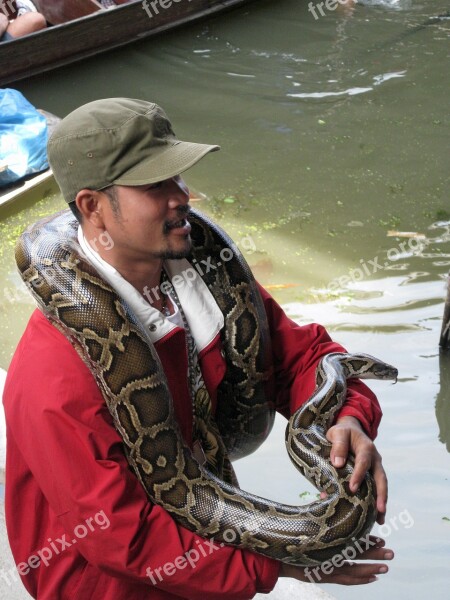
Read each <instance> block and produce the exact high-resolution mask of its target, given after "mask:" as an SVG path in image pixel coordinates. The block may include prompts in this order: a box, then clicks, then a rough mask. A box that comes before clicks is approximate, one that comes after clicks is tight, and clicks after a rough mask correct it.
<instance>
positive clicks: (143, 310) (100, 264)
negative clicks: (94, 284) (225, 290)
mask: <svg viewBox="0 0 450 600" xmlns="http://www.w3.org/2000/svg"><path fill="white" fill-rule="evenodd" d="M78 241H79V243H80V246H81V249H82V251H83V254H84V256H85V258H86V259H87V260H88V261H89V262H90V263H91V265H92V266H93V267H94V268H95V269H96V270H97V271H98V273H99V274H100V275H101V277H103V279H105V281H107V283H109V285H110V286H111V287H112V288H113V289H114V290H115V291H116V293H117V294H118V295H119V296H120V297H121V298H123V299H124V300H125V302H126V303H127V304H128V306H129V307H130V308H131V310H132V311H133V313H134V315H135V316H136V318H137V319H138V320H139V321H140V323H141V324H142V326H143V327H144V328H145V329H146V331H147V332H148V334H149V336H150V339H151V341H152V342H153V343H156V342H157V341H158V340H160V339H162V338H163V337H165V336H166V335H168V334H169V333H170V332H171V331H173V330H174V329H175V328H176V327H183V321H182V318H181V315H180V312H179V310H178V307H177V306H176V304H174V303H172V304H173V305H174V307H175V309H176V311H175V312H174V314H173V315H170V317H165V316H164V315H163V314H162V313H161V312H160V311H159V310H158V309H156V308H154V307H153V306H152V305H151V304H150V302H147V300H145V298H144V297H143V295H142V294H140V293H139V291H138V290H137V289H136V288H135V287H134V286H132V285H131V283H129V282H128V281H127V280H126V279H124V278H123V277H122V275H121V274H120V273H119V272H118V271H117V270H116V269H115V268H114V267H113V266H112V265H110V264H109V263H108V262H107V261H106V260H104V259H103V258H102V257H101V256H100V255H99V253H98V252H96V251H95V250H94V249H93V248H92V246H90V245H89V243H88V242H87V240H86V238H85V237H84V234H83V230H82V229H81V227H78ZM163 267H164V269H165V271H166V273H167V275H168V277H169V279H170V280H171V281H172V283H173V285H174V287H175V289H176V292H177V294H178V298H179V300H180V303H181V306H182V307H183V311H184V314H185V316H186V319H187V321H188V323H189V327H190V329H191V333H192V337H193V338H194V340H195V345H196V347H197V352H201V351H202V350H203V349H204V348H206V347H207V346H208V345H209V344H210V343H211V342H212V341H213V339H214V338H215V337H216V335H217V334H218V333H219V331H220V330H221V329H222V327H223V326H224V318H223V314H222V312H221V310H220V308H219V307H218V306H217V302H216V301H215V300H214V297H213V295H212V294H211V292H210V291H209V289H208V287H207V285H206V284H205V282H204V281H203V279H202V278H201V277H200V275H199V274H198V272H197V271H196V270H195V269H194V267H193V266H192V265H191V264H190V263H189V261H187V260H186V259H185V258H182V259H179V260H165V261H164V262H163ZM175 276H178V277H177V278H176V279H175V281H177V282H178V283H177V285H175V283H174V282H173V279H174V277H175ZM143 291H144V290H143ZM155 293H156V294H157V293H158V290H156V292H153V291H152V290H148V294H149V295H150V298H154V297H155ZM159 293H160V292H159ZM169 301H170V302H172V300H171V299H170V296H169Z"/></svg>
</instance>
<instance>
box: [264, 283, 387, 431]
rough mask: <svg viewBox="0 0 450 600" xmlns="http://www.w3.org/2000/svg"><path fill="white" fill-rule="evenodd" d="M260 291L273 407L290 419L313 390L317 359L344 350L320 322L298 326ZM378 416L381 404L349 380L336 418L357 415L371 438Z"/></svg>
mask: <svg viewBox="0 0 450 600" xmlns="http://www.w3.org/2000/svg"><path fill="white" fill-rule="evenodd" d="M260 291H261V295H262V298H263V301H264V305H265V309H266V313H267V317H268V320H269V328H270V332H271V338H272V351H273V357H274V366H275V386H276V409H277V410H278V412H280V413H281V414H283V415H284V416H285V417H286V418H289V416H290V415H292V414H293V413H294V412H295V410H297V408H299V406H301V405H302V404H303V403H304V402H305V401H306V400H307V399H308V398H309V397H310V396H311V394H312V393H313V391H314V388H315V385H316V384H315V371H316V367H317V365H318V363H319V361H320V359H321V358H322V357H323V356H325V355H326V354H328V353H330V352H346V350H345V349H344V348H343V347H342V346H340V345H339V344H337V343H336V342H333V341H332V340H331V338H330V336H329V335H328V333H327V332H326V330H325V329H324V327H322V326H321V325H318V324H317V323H312V324H309V325H297V324H296V323H295V322H294V321H292V320H291V319H289V318H288V317H287V316H286V314H285V313H284V311H283V310H282V308H281V307H280V306H279V305H278V304H277V303H276V302H275V300H274V299H273V298H272V296H271V295H270V294H269V293H268V292H267V291H266V290H264V289H263V288H262V287H261V286H260ZM381 415H382V413H381V409H380V405H379V403H378V400H377V399H376V397H375V395H374V394H373V393H372V392H371V390H370V389H369V388H368V387H367V386H366V385H365V384H364V383H362V381H359V380H350V381H349V382H348V390H347V400H346V402H345V404H344V406H343V407H342V409H341V411H340V412H339V415H338V417H343V416H353V417H356V418H357V419H358V420H359V422H360V423H361V425H362V426H363V428H364V430H365V431H366V433H367V434H368V435H369V436H370V437H371V438H372V439H374V438H375V437H376V435H377V429H378V425H379V423H380V420H381Z"/></svg>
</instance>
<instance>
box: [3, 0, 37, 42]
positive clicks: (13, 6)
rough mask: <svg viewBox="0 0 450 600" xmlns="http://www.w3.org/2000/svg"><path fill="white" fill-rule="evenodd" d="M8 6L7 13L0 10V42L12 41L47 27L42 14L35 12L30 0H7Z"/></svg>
mask: <svg viewBox="0 0 450 600" xmlns="http://www.w3.org/2000/svg"><path fill="white" fill-rule="evenodd" d="M8 8H9V9H10V10H9V12H8V15H6V14H5V13H4V12H0V42H8V41H12V40H14V39H16V38H20V37H23V36H25V35H28V34H30V33H34V32H35V31H40V30H41V29H45V28H46V27H47V22H46V20H45V17H44V15H42V14H41V13H39V12H37V9H36V7H35V6H34V4H33V3H32V2H30V0H15V1H13V0H9V1H8ZM9 17H11V18H9Z"/></svg>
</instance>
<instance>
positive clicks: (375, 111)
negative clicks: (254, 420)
mask: <svg viewBox="0 0 450 600" xmlns="http://www.w3.org/2000/svg"><path fill="white" fill-rule="evenodd" d="M368 4H370V3H368ZM372 4H376V3H372ZM387 4H390V5H391V7H383V6H362V5H358V6H356V8H355V10H354V11H353V12H350V13H343V12H337V11H334V12H329V13H327V14H326V16H325V17H322V18H320V19H318V20H314V18H313V16H312V15H311V14H310V12H308V10H307V3H306V2H301V1H300V0H281V1H278V2H273V1H263V2H254V3H252V4H249V5H248V6H247V7H245V8H243V9H241V10H238V11H234V12H232V13H229V14H227V15H225V16H222V17H220V18H217V19H214V20H210V21H207V22H203V23H201V24H198V25H196V26H194V27H191V28H190V29H185V30H180V31H177V32H175V33H171V34H166V35H165V36H164V37H161V38H159V39H157V40H154V41H149V42H140V43H138V44H134V45H133V46H130V47H129V48H127V49H125V50H121V51H117V52H112V53H110V54H109V55H107V56H102V57H99V58H97V59H95V60H90V61H87V62H84V63H82V64H80V65H77V66H74V67H72V68H70V69H65V70H60V71H58V72H55V73H52V74H51V75H47V76H45V77H41V78H37V79H35V80H32V81H29V82H26V83H22V84H20V85H18V86H17V87H18V88H19V89H20V90H21V91H23V92H24V93H25V94H26V96H27V97H28V98H29V99H30V100H31V101H32V102H33V103H34V104H35V105H37V106H40V107H43V108H45V109H47V110H50V111H51V112H54V113H56V114H59V115H61V116H63V115H65V114H66V113H67V112H69V111H70V110H72V109H74V108H75V107H77V106H78V105H80V104H82V103H84V102H87V101H90V100H93V99H96V98H100V97H106V96H130V97H138V98H145V99H148V100H154V101H156V102H158V103H160V104H161V105H162V106H164V107H165V109H166V110H167V112H168V113H169V115H170V117H171V119H172V120H173V122H174V124H175V130H176V132H177V134H178V136H179V137H180V138H182V139H183V138H184V139H188V140H194V141H201V142H212V143H219V144H220V145H221V146H222V150H221V152H220V153H216V154H213V155H211V156H208V157H207V158H205V159H204V160H203V161H202V162H201V163H200V164H199V165H198V166H197V167H195V169H193V170H192V171H189V173H188V175H187V177H186V179H187V181H188V183H189V184H190V185H191V187H192V188H193V189H195V190H198V191H200V192H202V193H204V194H205V195H206V198H207V199H206V200H203V201H201V202H198V203H196V207H198V208H201V209H203V210H205V211H206V212H208V213H210V214H212V215H213V216H214V217H215V218H216V219H217V220H218V221H219V222H220V223H221V224H222V225H223V226H225V227H226V228H227V229H228V230H229V232H230V233H231V234H232V235H233V237H234V238H235V239H236V240H237V241H243V240H245V241H246V242H245V248H247V249H249V250H250V251H249V252H247V254H246V256H247V259H248V261H249V262H250V264H251V265H252V267H253V268H254V271H255V273H256V275H257V277H258V279H259V280H260V281H261V282H262V283H263V284H265V285H266V286H268V287H269V288H270V289H271V290H272V293H273V294H274V295H275V297H276V298H277V300H278V301H279V302H281V303H282V304H283V305H284V306H285V308H286V311H287V312H288V313H289V314H290V315H291V316H292V318H294V319H295V320H297V321H298V322H300V323H306V322H309V321H312V320H317V321H319V322H322V323H323V324H325V325H326V326H327V328H328V329H329V330H330V332H331V333H332V335H333V337H334V338H335V339H337V340H338V341H340V342H341V343H343V344H344V345H345V346H346V347H347V348H349V349H350V350H354V351H366V352H370V353H372V354H375V355H377V356H380V357H381V358H383V359H385V360H386V361H388V362H391V363H393V364H395V365H396V366H397V367H398V368H399V371H400V376H399V382H398V383H397V385H395V386H393V385H390V384H388V383H384V382H383V383H378V382H377V383H376V384H373V389H375V390H376V392H377V393H378V395H379V397H380V401H381V403H382V406H383V410H384V415H385V416H384V419H383V422H382V426H381V428H380V433H379V437H378V441H377V444H378V447H379V450H380V452H381V453H382V455H383V458H384V463H385V466H386V469H387V471H388V475H389V478H390V502H389V514H388V516H387V524H388V525H387V526H386V527H385V528H384V529H383V530H382V532H381V533H382V534H384V535H386V536H387V537H388V543H389V545H390V546H391V547H393V548H394V549H395V550H396V552H397V557H396V560H395V561H394V562H393V563H392V565H391V572H390V573H389V575H387V576H384V577H382V578H381V581H379V582H378V583H376V584H373V585H371V586H365V587H364V589H362V588H357V589H356V588H344V587H339V586H327V590H328V591H330V592H331V593H333V594H334V595H335V596H336V597H337V598H339V599H341V598H342V599H344V598H345V599H356V598H360V597H361V594H364V597H365V598H366V599H368V600H375V599H376V598H379V597H380V596H383V597H385V598H389V599H395V600H403V599H405V600H406V599H413V600H422V599H423V598H425V597H427V595H428V594H429V593H430V591H431V590H432V593H433V597H434V598H435V599H436V600H443V599H444V598H447V597H448V586H449V583H450V578H449V568H448V564H449V552H450V521H448V520H446V519H445V518H447V519H450V490H449V488H450V484H449V478H450V474H449V466H450V459H449V454H448V451H449V449H450V417H449V414H450V391H449V387H448V381H449V378H450V356H442V357H440V355H439V350H438V339H439V331H440V325H441V317H442V310H443V299H444V296H445V282H444V278H445V274H446V273H447V271H448V270H449V266H450V234H449V231H450V229H449V228H450V202H449V194H448V79H449V78H448V72H449V68H448V60H447V59H448V49H449V46H448V21H441V22H438V23H434V24H429V25H427V26H425V27H420V25H421V24H424V23H427V22H428V18H429V17H430V16H433V15H438V14H442V13H444V12H445V11H446V10H447V9H448V7H447V5H446V2H444V0H440V1H439V0H428V1H427V2H419V1H417V2H416V1H414V0H413V1H410V2H407V1H405V2H401V1H399V2H390V3H387ZM62 207H63V203H62V201H61V199H60V198H59V196H58V195H57V194H55V193H54V192H53V191H52V190H51V189H49V190H48V193H47V194H46V197H45V198H43V199H39V198H35V199H33V201H32V202H30V203H29V206H28V207H23V206H17V207H12V208H9V209H8V210H2V211H1V212H0V219H1V221H0V227H1V229H0V233H1V234H2V242H1V243H0V256H1V259H2V260H1V264H0V278H1V281H2V286H3V287H4V289H5V290H8V292H7V295H8V297H6V296H4V295H3V293H0V311H1V315H2V319H1V323H0V331H1V336H2V348H1V354H0V364H1V366H2V367H4V368H7V366H8V364H9V361H10V358H11V355H12V351H13V348H14V346H15V344H16V343H17V340H18V338H19V337H20V334H21V332H22V331H23V328H24V326H25V323H26V320H27V318H28V315H29V314H30V312H31V310H32V305H31V303H30V301H29V299H28V297H27V296H26V294H25V292H21V291H20V289H21V288H20V283H19V279H18V276H17V275H16V274H15V271H14V266H13V260H12V256H11V248H12V245H13V243H14V239H15V237H16V235H17V232H18V231H19V230H20V229H21V228H22V227H23V226H24V225H25V224H26V223H28V222H32V221H33V220H35V219H36V218H37V217H38V216H40V215H42V214H46V213H49V212H52V211H54V210H56V209H59V208H62ZM393 232H397V235H395V234H393ZM405 233H408V234H409V235H410V236H411V234H412V237H407V236H405ZM345 276H348V277H347V279H346V278H345ZM273 286H281V287H278V288H276V287H275V288H274V287H273ZM11 298H12V300H11ZM283 429H284V424H283V423H282V422H281V420H280V421H278V422H277V424H276V427H275V429H274V432H273V434H272V436H271V437H270V439H269V441H268V442H267V443H266V444H265V445H264V447H263V448H262V449H261V450H260V451H259V452H258V453H256V454H255V455H254V456H252V457H251V458H250V459H246V460H244V461H242V462H241V463H238V465H237V467H238V470H239V474H240V479H241V483H242V485H243V487H245V488H247V489H251V490H252V491H255V492H257V493H259V494H261V495H264V496H266V497H271V498H273V499H278V500H283V501H286V502H290V503H298V501H299V493H301V492H304V491H307V490H309V491H312V490H311V488H310V487H309V486H308V485H307V484H306V483H304V481H303V480H302V479H301V478H300V477H299V476H298V475H297V474H296V472H295V470H294V469H293V467H291V466H290V464H289V461H288V458H287V457H286V456H285V451H284V448H283V435H284V432H283Z"/></svg>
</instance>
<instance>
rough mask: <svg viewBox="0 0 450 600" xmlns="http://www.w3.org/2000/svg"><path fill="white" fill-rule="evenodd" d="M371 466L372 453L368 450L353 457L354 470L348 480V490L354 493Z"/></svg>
mask: <svg viewBox="0 0 450 600" xmlns="http://www.w3.org/2000/svg"><path fill="white" fill-rule="evenodd" d="M371 466H372V451H371V449H370V448H367V450H366V449H365V450H364V451H362V452H357V453H356V455H355V468H354V470H353V475H352V476H351V479H350V489H351V491H352V492H356V491H357V489H358V488H359V486H360V485H361V482H362V480H363V479H364V477H365V475H366V473H367V471H369V470H370V467H371Z"/></svg>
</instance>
